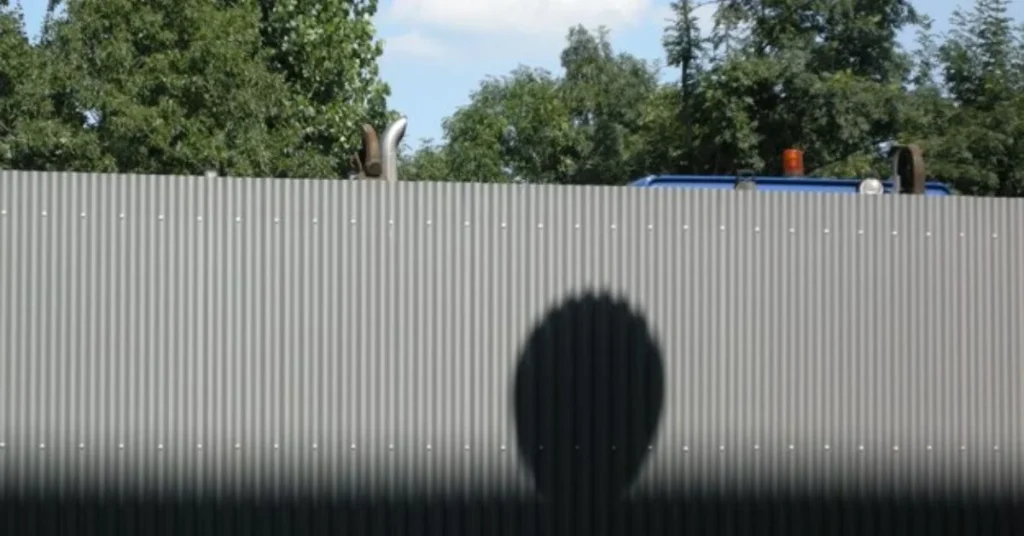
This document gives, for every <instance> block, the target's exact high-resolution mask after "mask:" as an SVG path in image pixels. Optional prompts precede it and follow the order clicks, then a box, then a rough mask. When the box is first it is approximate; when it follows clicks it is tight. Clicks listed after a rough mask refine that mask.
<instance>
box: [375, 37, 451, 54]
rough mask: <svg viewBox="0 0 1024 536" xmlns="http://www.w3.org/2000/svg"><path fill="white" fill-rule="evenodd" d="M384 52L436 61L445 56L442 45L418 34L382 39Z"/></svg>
mask: <svg viewBox="0 0 1024 536" xmlns="http://www.w3.org/2000/svg"><path fill="white" fill-rule="evenodd" d="M384 52H385V53H386V54H388V55H396V56H411V57H415V58H425V59H437V58H441V57H444V56H445V53H446V52H447V50H446V49H445V47H444V45H442V44H441V43H438V42H437V41H434V40H433V39H430V38H429V37H426V36H424V35H423V34H421V33H419V32H410V33H405V34H402V35H396V36H394V37H385V38H384Z"/></svg>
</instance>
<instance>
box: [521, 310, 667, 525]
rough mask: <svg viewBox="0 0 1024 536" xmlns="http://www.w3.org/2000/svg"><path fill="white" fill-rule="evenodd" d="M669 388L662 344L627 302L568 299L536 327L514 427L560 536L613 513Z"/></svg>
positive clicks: (523, 364) (529, 343)
mask: <svg viewBox="0 0 1024 536" xmlns="http://www.w3.org/2000/svg"><path fill="white" fill-rule="evenodd" d="M664 392H665V375H664V366H663V364H662V356H661V349H660V348H659V347H658V344H657V343H656V342H655V341H654V339H653V337H652V335H651V333H650V330H649V329H648V326H647V322H646V321H645V319H644V318H643V317H642V316H641V315H640V314H639V313H637V312H635V311H633V310H631V308H630V306H629V304H627V303H626V302H624V301H620V300H617V299H615V298H613V297H612V296H609V295H594V294H588V295H583V296H580V297H574V298H570V299H568V300H566V301H565V302H563V303H561V304H559V305H558V306H557V307H556V308H555V309H553V310H551V311H550V312H549V313H548V314H547V315H546V316H545V317H544V318H543V319H542V320H541V322H540V323H539V324H538V325H537V327H536V328H535V329H534V330H533V332H532V333H531V335H530V337H529V339H528V340H527V342H526V345H525V346H524V348H523V351H522V354H521V357H520V361H519V366H518V367H517V369H516V376H515V388H514V396H515V402H514V403H515V405H514V407H515V419H516V432H517V435H518V443H519V450H520V452H521V453H522V457H523V460H524V461H525V463H526V465H527V466H528V467H529V468H530V470H531V471H532V472H533V475H534V482H535V484H536V486H537V489H538V491H539V493H540V498H541V500H542V501H543V504H544V507H545V508H546V509H549V510H550V513H551V514H552V515H553V517H554V519H553V521H554V524H555V526H556V528H557V532H558V533H559V534H570V533H572V534H575V533H580V534H591V533H592V532H593V531H595V530H598V531H599V528H598V527H599V526H601V525H604V524H605V523H606V522H607V521H613V520H614V519H615V517H616V516H615V514H616V513H617V511H618V510H619V509H620V507H621V500H620V499H622V497H623V494H624V492H626V491H627V489H628V487H629V485H630V484H631V483H632V482H633V480H634V479H635V478H636V476H637V475H638V473H639V471H640V468H641V465H642V464H643V461H644V458H645V457H646V455H647V453H648V449H649V447H650V446H651V444H652V441H653V439H654V434H655V432H656V429H657V426H658V419H659V417H660V415H661V409H662V404H663V398H664Z"/></svg>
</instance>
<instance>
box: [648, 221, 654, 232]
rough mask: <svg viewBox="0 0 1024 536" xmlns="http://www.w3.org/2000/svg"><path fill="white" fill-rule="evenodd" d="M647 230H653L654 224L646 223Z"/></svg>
mask: <svg viewBox="0 0 1024 536" xmlns="http://www.w3.org/2000/svg"><path fill="white" fill-rule="evenodd" d="M647 230H648V231H653V230H654V225H651V224H650V223H648V224H647Z"/></svg>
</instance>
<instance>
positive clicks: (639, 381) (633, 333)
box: [0, 295, 1024, 536]
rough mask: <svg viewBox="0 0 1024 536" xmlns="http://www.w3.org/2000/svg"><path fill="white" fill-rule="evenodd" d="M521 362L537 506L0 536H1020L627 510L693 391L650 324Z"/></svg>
mask: <svg viewBox="0 0 1024 536" xmlns="http://www.w3.org/2000/svg"><path fill="white" fill-rule="evenodd" d="M685 357H686V356H672V358H673V359H685ZM520 358H521V360H520V363H519V366H518V367H517V370H516V372H515V377H514V379H513V378H510V380H513V381H510V383H509V387H510V390H511V392H510V397H509V398H510V403H511V404H513V408H514V410H515V417H516V428H517V431H518V442H519V447H520V451H521V454H522V459H523V462H524V464H526V465H527V466H528V467H529V468H530V469H531V471H532V473H533V476H534V481H535V484H536V488H537V490H538V493H537V497H536V498H535V499H532V500H531V499H525V500H521V499H508V498H503V497H499V496H493V495H492V496H479V497H471V498H469V499H466V498H449V499H445V498H439V497H438V498H427V497H424V498H421V499H407V500H373V499H370V498H368V497H367V498H356V499H349V500H344V501H330V500H327V499H326V498H312V499H309V500H298V499H291V500H281V501H275V502H261V503H256V502H237V501H212V500H200V499H198V498H192V499H190V498H188V497H185V498H182V499H180V500H174V501H158V500H147V499H143V498H141V497H126V498H124V499H111V500H105V501H100V500H97V499H91V498H81V497H74V496H71V495H65V496H58V495H54V496H48V497H36V498H31V499H26V498H20V499H16V500H12V499H9V497H11V495H0V536H6V535H12V536H22V535H25V536H29V535H36V534H76V535H78V534H89V535H97V536H107V535H122V534H124V535H136V534H138V535H151V534H152V535H162V534H166V535H174V536H178V535H190V534H210V535H214V534H216V535H231V534H240V535H241V534H244V535H271V534H273V535H305V534H338V535H344V536H353V535H369V534H372V535H382V536H384V535H387V536H398V535H406V534H409V535H437V536H460V535H481V536H485V535H486V536H501V535H509V536H511V535H522V536H527V535H530V536H533V535H544V536H548V535H550V536H563V535H584V534H586V535H591V534H593V535H596V536H611V535H622V536H627V535H628V536H634V535H648V534H652V535H664V536H668V535H677V534H698V535H748V534H754V535H762V534H765V535H767V534H771V535H780V536H782V535H785V536H789V535H793V534H808V535H822V534H857V535H866V536H867V535H871V536H874V535H884V534H899V535H904V534H920V535H927V536H932V535H937V534H962V535H971V536H974V535H990V534H999V535H1004V534H1005V535H1007V536H1010V535H1021V534H1024V519H1022V512H1024V508H1022V506H1024V505H1022V504H1021V502H1020V501H1019V499H1017V498H1013V499H1011V498H1001V499H983V498H981V497H971V496H970V495H969V494H968V493H967V492H966V491H965V492H964V493H963V494H962V497H963V498H962V499H960V500H933V501H926V500H917V499H915V500H906V499H904V498H900V497H897V496H891V497H875V498H872V499H856V500H854V499H843V498H839V497H835V496H825V495H822V496H817V497H793V496H775V497H765V496H736V495H729V496H724V495H712V494H695V495H688V496H660V497H655V498H648V499H643V500H640V499H632V500H631V499H630V498H629V497H628V496H627V494H626V491H627V490H628V488H629V486H630V484H631V483H633V480H634V479H635V478H636V477H637V476H638V474H639V473H640V471H641V469H642V467H643V463H644V458H645V454H646V452H647V446H648V445H649V444H650V442H651V441H652V438H653V437H654V436H655V434H656V432H657V427H658V421H659V416H660V415H661V410H662V404H663V397H664V393H665V392H666V390H667V389H680V388H685V386H672V385H666V384H665V379H664V374H663V371H662V368H663V365H662V361H661V356H660V351H659V349H658V345H657V344H656V343H655V342H654V340H653V337H652V336H651V334H650V333H649V330H648V327H647V326H646V322H645V320H644V319H643V317H642V316H640V315H639V314H638V313H636V312H635V311H632V310H631V309H630V308H629V307H628V305H627V304H626V303H625V302H622V301H617V300H615V299H612V298H610V297H607V296H603V295H584V296H581V297H575V298H569V299H567V300H566V301H564V302H562V303H560V304H559V305H557V306H556V307H555V308H554V309H552V310H551V311H550V312H548V313H547V314H546V316H545V317H544V318H543V319H541V321H540V322H539V324H538V325H537V326H536V328H535V329H534V330H533V332H532V333H531V334H529V335H528V336H527V338H526V340H525V341H524V344H523V347H522V349H521V356H520ZM577 446H578V447H579V449H578V450H577V448H576V447H577ZM541 447H543V448H541ZM613 447H614V449H613ZM2 487H3V482H0V489H2Z"/></svg>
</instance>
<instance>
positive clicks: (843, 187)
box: [629, 175, 953, 196]
mask: <svg viewBox="0 0 1024 536" xmlns="http://www.w3.org/2000/svg"><path fill="white" fill-rule="evenodd" d="M752 179H753V181H754V182H755V183H756V184H757V189H758V190H765V191H783V192H821V193H839V194H856V193H858V189H857V187H858V186H859V185H860V182H861V179H849V178H846V179H840V178H819V177H778V176H774V177H773V176H755V177H752ZM735 184H736V177H734V176H730V175H648V176H646V177H643V178H641V179H637V180H634V181H633V182H631V183H629V185H630V186H639V187H644V188H700V189H719V190H731V189H733V187H734V186H735ZM882 184H883V186H884V188H885V193H890V192H891V190H892V181H891V180H884V181H882ZM952 194H953V192H952V189H951V188H950V187H949V186H947V185H946V184H943V183H941V182H937V181H928V182H926V183H925V195H939V196H948V195H952Z"/></svg>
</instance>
